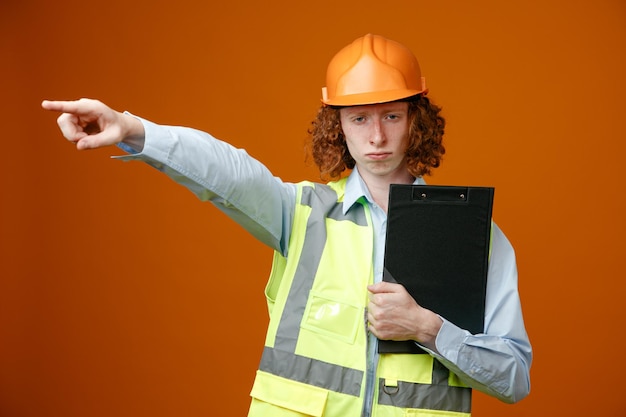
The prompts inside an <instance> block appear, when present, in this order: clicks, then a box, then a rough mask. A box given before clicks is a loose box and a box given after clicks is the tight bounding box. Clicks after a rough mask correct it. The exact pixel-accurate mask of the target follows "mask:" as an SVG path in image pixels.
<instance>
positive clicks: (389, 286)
mask: <svg viewBox="0 0 626 417" xmlns="http://www.w3.org/2000/svg"><path fill="white" fill-rule="evenodd" d="M398 285H399V284H394V283H392V282H386V281H381V282H377V283H376V284H372V285H369V286H368V287H367V289H368V291H369V292H371V293H372V294H380V293H385V292H395V291H396V290H397V286H398Z"/></svg>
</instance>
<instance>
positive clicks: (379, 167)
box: [339, 102, 412, 183]
mask: <svg viewBox="0 0 626 417" xmlns="http://www.w3.org/2000/svg"><path fill="white" fill-rule="evenodd" d="M408 108H409V105H408V103H406V102H392V103H382V104H371V105H366V106H352V107H343V108H341V109H340V110H339V115H340V120H341V127H342V129H343V133H344V136H345V137H346V143H347V145H348V150H349V151H350V155H352V158H354V160H355V161H356V165H357V168H358V170H359V173H360V174H361V176H362V177H363V178H364V179H365V180H366V181H367V180H368V179H386V180H389V181H392V182H401V183H404V182H412V177H411V175H410V174H409V173H408V171H407V169H406V157H405V152H406V149H407V147H408V144H409V117H408Z"/></svg>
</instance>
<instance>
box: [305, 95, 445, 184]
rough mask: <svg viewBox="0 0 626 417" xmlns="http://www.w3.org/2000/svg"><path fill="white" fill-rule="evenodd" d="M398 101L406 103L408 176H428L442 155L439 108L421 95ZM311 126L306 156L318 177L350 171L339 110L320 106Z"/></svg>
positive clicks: (442, 127)
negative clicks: (316, 168)
mask: <svg viewBox="0 0 626 417" xmlns="http://www.w3.org/2000/svg"><path fill="white" fill-rule="evenodd" d="M401 101H406V102H408V103H409V110H408V115H409V123H410V126H409V146H408V147H407V150H406V158H407V165H408V170H409V173H410V174H411V175H413V176H414V177H420V176H423V175H430V174H431V172H432V169H433V168H437V167H438V166H439V165H440V163H441V159H442V157H443V154H444V153H445V152H446V151H445V148H444V146H443V144H442V141H443V133H444V128H445V124H446V121H445V119H444V118H443V117H442V116H441V115H440V114H439V113H440V112H441V107H439V106H437V105H435V104H433V103H431V101H430V100H429V99H428V98H427V97H425V96H423V95H421V94H420V95H417V96H413V97H410V98H408V99H403V100H401ZM311 125H312V126H311V128H310V129H309V130H308V133H309V135H310V153H311V155H312V157H313V161H314V162H315V164H316V165H317V166H318V168H319V170H320V174H321V176H322V177H329V178H331V179H337V178H339V177H340V176H341V173H342V172H343V171H345V170H346V169H352V168H354V165H355V161H354V159H353V158H352V156H351V155H350V152H348V145H347V144H346V139H345V136H344V134H343V129H342V128H341V121H340V118H339V107H332V106H325V105H322V106H321V107H320V109H319V110H318V112H317V117H316V118H315V120H313V121H312V122H311Z"/></svg>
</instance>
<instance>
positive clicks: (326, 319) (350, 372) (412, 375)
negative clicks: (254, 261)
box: [42, 35, 532, 417]
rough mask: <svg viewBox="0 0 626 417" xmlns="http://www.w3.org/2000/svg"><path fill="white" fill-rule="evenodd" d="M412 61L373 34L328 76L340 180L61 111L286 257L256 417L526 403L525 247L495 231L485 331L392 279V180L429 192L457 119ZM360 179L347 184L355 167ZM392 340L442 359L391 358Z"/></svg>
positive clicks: (429, 411)
mask: <svg viewBox="0 0 626 417" xmlns="http://www.w3.org/2000/svg"><path fill="white" fill-rule="evenodd" d="M426 93H427V90H426V87H425V82H424V79H423V78H422V77H421V72H420V68H419V65H418V62H417V60H416V59H415V57H414V56H413V54H412V53H411V52H410V51H409V50H408V49H407V48H406V47H404V46H402V45H400V44H398V43H396V42H393V41H391V40H388V39H385V38H383V37H380V36H374V35H366V36H364V37H362V38H359V39H357V40H355V41H354V42H353V43H351V44H350V45H348V46H346V47H345V48H344V49H342V50H341V51H340V52H339V53H337V55H336V56H335V57H334V58H333V60H332V61H331V62H330V64H329V66H328V72H327V86H326V87H325V88H324V89H323V100H322V101H323V105H322V107H321V108H320V111H319V113H318V116H317V118H316V120H315V121H314V122H313V125H312V128H311V130H310V133H311V137H312V153H313V158H314V160H315V162H316V163H317V164H318V166H319V168H320V170H321V172H322V174H324V175H326V176H329V177H330V178H333V179H336V180H335V181H332V182H329V183H328V184H318V183H310V182H302V183H298V184H291V183H284V182H282V181H281V180H279V179H277V178H275V177H274V176H272V174H271V173H270V172H269V171H268V170H267V169H266V168H265V167H264V166H263V165H262V164H261V163H260V162H258V161H256V160H254V159H252V158H251V157H250V156H248V155H247V154H246V153H245V151H243V150H238V149H235V148H233V147H232V146H230V145H228V144H226V143H225V142H221V141H219V140H217V139H215V138H213V137H211V136H210V135H208V134H206V133H203V132H199V131H197V130H193V129H189V128H182V127H172V126H159V125H156V124H154V123H151V122H148V121H146V120H142V119H139V118H136V117H134V116H132V115H130V114H127V113H119V112H116V111H114V110H112V109H110V108H108V107H107V106H105V105H104V104H102V103H100V102H98V101H94V100H86V99H82V100H79V101H75V102H50V101H44V102H43V103H42V106H43V107H44V108H45V109H48V110H54V111H60V112H63V114H62V115H61V116H60V117H59V119H58V123H59V126H60V128H61V130H62V132H63V134H64V136H65V137H66V138H67V139H68V140H70V141H72V142H75V143H76V146H77V148H78V149H91V148H98V147H102V146H108V145H113V144H118V145H119V146H121V147H122V148H123V149H125V150H127V151H128V152H129V154H130V155H126V156H122V157H120V158H121V159H127V160H141V161H144V162H146V163H148V164H150V165H152V166H154V167H156V168H157V169H159V170H161V171H162V172H164V173H166V174H167V175H169V176H170V177H172V178H173V179H174V180H175V181H177V182H179V183H180V184H182V185H184V186H186V187H187V188H189V189H190V190H191V191H192V192H194V193H195V194H196V195H197V196H198V197H199V198H200V199H202V200H208V201H211V202H213V203H214V204H216V205H217V207H219V208H220V209H221V210H222V211H224V212H225V213H226V214H227V215H228V216H230V217H231V218H233V219H234V220H235V221H236V222H238V223H239V224H241V225H242V226H243V227H244V228H246V229H247V230H248V231H249V232H250V233H252V234H253V235H254V236H256V237H257V238H258V239H259V240H261V241H262V242H263V243H265V244H267V245H269V246H270V247H271V248H273V249H274V250H275V254H274V264H273V268H272V273H271V276H270V279H269V282H268V285H267V288H266V297H267V300H268V307H269V312H270V324H269V328H268V332H267V337H266V342H265V348H264V351H263V356H262V359H261V363H260V366H259V370H258V372H257V377H256V379H255V383H254V386H253V388H252V393H251V395H252V403H251V406H250V414H249V415H250V416H272V417H274V416H342V417H343V416H358V415H361V416H404V415H407V413H409V414H408V415H434V414H436V415H438V416H441V415H450V416H459V415H469V414H470V411H471V389H472V388H474V389H478V390H480V391H483V392H485V393H487V394H489V395H492V396H494V397H496V398H499V399H500V400H502V401H506V402H516V401H518V400H520V399H522V398H524V397H525V396H526V395H527V394H528V392H529V389H530V383H529V368H530V363H531V359H532V353H531V347H530V343H529V340H528V336H527V334H526V331H525V328H524V323H523V319H522V313H521V307H520V302H519V296H518V292H517V272H516V266H515V256H514V252H513V249H512V247H511V245H510V244H509V242H508V241H507V239H506V237H505V236H504V234H503V233H502V232H501V231H500V229H499V228H498V227H497V226H495V225H494V227H493V235H492V242H491V246H492V250H491V257H490V264H489V276H488V284H487V302H486V313H485V328H484V333H482V334H478V335H472V334H470V333H469V332H468V331H466V330H464V329H461V328H459V327H457V326H455V325H454V324H452V323H450V322H449V321H447V320H446V318H445V317H441V316H439V315H438V314H437V312H433V311H430V310H427V309H425V308H423V307H421V306H420V305H418V304H417V303H416V302H415V300H414V299H413V298H412V297H411V296H410V295H409V294H408V293H407V291H406V290H405V289H404V287H402V286H401V285H399V284H392V283H387V282H381V277H382V266H383V265H382V264H383V253H384V244H385V240H384V237H385V226H386V212H387V200H388V196H389V185H390V184H392V183H399V184H413V183H415V184H423V183H424V181H423V179H422V176H423V175H426V174H428V173H430V171H431V169H433V168H436V167H437V166H439V163H440V160H441V157H442V155H443V153H444V148H443V146H442V142H441V139H442V136H443V131H444V125H445V122H444V119H443V118H442V117H441V116H440V114H439V113H440V109H439V107H437V106H435V105H434V104H432V103H431V102H430V100H429V99H428V98H427V97H426ZM350 169H352V171H351V172H350V174H349V176H347V177H344V178H339V179H337V178H338V177H340V174H341V173H342V172H344V171H345V170H350ZM378 339H388V340H413V341H414V342H415V343H418V344H419V345H420V346H421V347H423V348H424V349H425V350H426V351H427V352H428V354H378V353H377V349H376V343H377V340H378Z"/></svg>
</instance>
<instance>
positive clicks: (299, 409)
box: [248, 179, 471, 417]
mask: <svg viewBox="0 0 626 417" xmlns="http://www.w3.org/2000/svg"><path fill="white" fill-rule="evenodd" d="M345 184H346V180H345V179H342V180H340V181H337V182H332V183H329V184H327V185H323V184H314V183H309V182H303V183H300V184H298V193H297V200H296V201H297V203H296V208H295V213H294V219H293V226H292V231H291V237H290V240H289V250H288V257H286V258H285V257H283V256H282V255H281V254H280V253H278V252H275V254H274V263H273V266H272V272H271V275H270V279H269V282H268V284H267V287H266V297H267V301H268V308H269V313H270V323H269V327H268V332H267V336H266V340H265V348H264V351H263V355H262V359H261V363H260V366H259V369H258V371H257V375H256V378H255V381H254V385H253V388H252V392H251V396H252V403H251V405H250V411H249V414H248V416H249V417H286V416H291V417H293V416H316V417H321V416H324V417H352V416H354V417H356V416H360V415H361V412H362V409H363V397H364V391H365V375H366V352H367V340H368V337H367V325H366V321H367V317H366V315H365V314H366V313H365V311H366V310H365V308H366V306H367V303H368V293H367V285H368V284H370V283H372V282H373V265H372V253H373V236H374V235H373V228H372V223H371V217H370V213H369V207H368V206H367V205H366V204H354V205H353V206H352V207H351V208H350V209H349V210H348V211H347V213H346V214H343V210H342V206H343V203H342V202H343V196H344V189H345ZM375 379H376V383H375V388H374V399H373V404H372V417H400V416H404V417H406V416H416V417H417V416H423V417H431V416H437V417H441V416H457V417H460V416H464V417H467V416H469V415H470V409H471V389H470V388H467V387H466V386H464V385H463V383H462V382H461V381H460V380H459V379H458V378H457V376H456V375H454V374H453V373H451V372H449V371H448V369H447V368H445V367H444V366H443V365H441V364H440V363H439V362H438V361H437V360H435V359H434V358H433V357H432V356H430V355H428V354H381V355H380V357H379V361H378V367H377V370H376V377H375Z"/></svg>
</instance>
